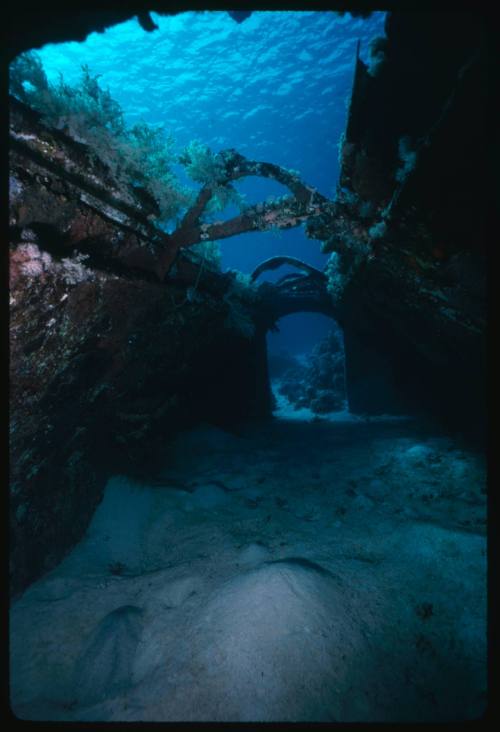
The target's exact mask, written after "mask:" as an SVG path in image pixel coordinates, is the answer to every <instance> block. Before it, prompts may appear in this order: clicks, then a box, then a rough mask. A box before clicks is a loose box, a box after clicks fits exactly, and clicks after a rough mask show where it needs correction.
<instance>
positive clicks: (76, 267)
mask: <svg viewBox="0 0 500 732" xmlns="http://www.w3.org/2000/svg"><path fill="white" fill-rule="evenodd" d="M153 6H155V3H152V7H153ZM159 10H161V8H159ZM91 15H92V14H90V16H91ZM150 20H151V19H150V18H149V16H146V17H144V18H143V21H142V22H143V25H144V27H145V29H146V30H153V28H152V27H151V26H150ZM101 21H102V19H101ZM101 21H99V20H98V19H96V18H92V17H89V18H87V16H85V17H84V16H83V15H82V18H81V23H82V24H83V25H84V26H85V27H83V26H82V28H81V29H78V28H77V27H76V28H75V20H74V19H73V18H72V19H71V21H70V20H69V19H68V25H67V32H66V31H65V30H64V29H65V24H64V22H62V23H61V24H60V26H59V30H58V32H62V36H63V37H66V38H72V37H74V34H75V33H76V34H77V35H78V33H80V32H81V33H82V34H83V35H85V34H86V33H87V32H88V31H89V30H90V29H92V28H97V27H98V25H99V22H101ZM110 22H115V20H113V19H111V20H110ZM153 26H154V24H153ZM34 32H35V31H34V30H33V29H29V28H27V30H26V34H25V35H24V36H23V32H22V29H21V28H20V29H19V32H18V33H17V34H16V36H15V37H16V44H17V45H16V47H15V48H13V49H12V53H13V54H15V53H18V52H19V51H21V50H25V49H26V48H29V47H31V46H32V45H35V44H36V43H43V42H46V41H48V40H52V39H53V38H52V36H50V28H49V27H48V26H43V25H41V26H40V27H38V29H37V33H38V35H37V37H36V38H34V37H33V33H34ZM72 34H73V35H72ZM484 34H485V31H484V26H483V23H482V21H481V19H480V18H479V17H478V16H475V15H469V14H467V13H463V14H462V13H455V14H452V15H450V14H440V13H425V12H421V13H405V12H397V11H394V12H391V13H389V14H388V16H387V22H386V36H387V37H386V39H384V42H383V43H381V44H379V47H378V48H376V49H375V50H376V53H377V54H378V55H379V58H380V67H379V68H378V70H377V73H375V74H374V73H369V71H368V68H367V66H366V64H365V63H364V62H363V61H362V60H361V59H360V57H359V53H358V55H357V57H356V59H355V73H354V82H353V87H352V95H351V100H350V105H349V111H348V119H347V125H346V129H345V134H344V137H343V142H342V148H341V174H340V181H339V185H338V190H337V195H336V196H335V198H334V199H333V200H329V199H327V198H325V197H324V196H322V195H321V194H320V193H319V192H318V191H316V190H315V189H313V188H311V187H310V186H308V185H307V182H303V181H302V180H301V179H300V178H299V176H298V175H297V174H295V173H293V172H290V171H288V170H285V169H284V168H282V167H280V166H277V165H275V164H273V163H272V161H265V162H264V161H251V160H248V159H247V158H245V157H244V156H242V155H241V154H239V153H238V151H235V150H227V151H224V152H222V153H219V156H218V163H219V170H220V173H219V179H218V182H217V183H218V185H219V186H222V187H224V186H229V185H230V184H231V182H232V181H234V180H236V179H238V178H242V177H244V176H247V175H258V176H263V177H270V178H273V179H274V180H276V181H278V182H280V183H282V184H283V185H285V186H286V187H287V188H288V189H289V191H290V195H288V196H285V197H283V198H281V199H279V200H278V201H274V202H272V203H261V204H256V205H255V206H252V207H250V208H248V209H246V210H245V211H243V212H242V213H241V214H239V215H238V216H237V217H235V218H233V219H230V220H226V221H219V222H217V221H216V222H212V223H209V224H207V223H203V213H204V211H205V209H206V206H207V204H208V202H209V200H210V198H211V196H212V189H211V188H210V186H209V185H205V186H203V187H202V188H201V190H200V192H199V193H198V195H197V198H196V200H195V201H194V203H193V205H191V206H190V207H189V208H188V210H187V212H186V213H185V214H184V216H183V218H182V220H180V221H179V223H178V226H177V228H176V229H175V231H173V232H171V233H170V234H168V233H166V232H165V231H163V230H162V229H161V228H159V227H158V226H157V225H156V224H155V221H156V219H157V217H158V206H157V202H156V201H155V199H154V196H152V195H151V194H150V193H148V191H147V190H144V189H141V188H137V187H133V186H132V185H127V184H125V183H124V182H123V180H121V179H119V178H118V177H116V176H115V175H114V174H113V172H112V171H111V170H110V169H109V167H108V166H106V164H105V163H104V162H103V161H102V160H100V158H99V156H98V155H96V154H94V153H93V151H92V149H91V148H89V146H88V145H86V144H84V143H82V142H81V141H78V140H76V139H74V138H72V137H71V135H69V134H68V133H67V132H65V131H63V130H57V129H54V128H51V127H50V126H48V125H47V124H45V123H44V122H43V121H42V119H41V116H40V114H39V113H38V112H36V111H34V110H33V109H30V108H29V107H28V106H27V105H26V104H23V102H22V101H20V100H19V99H16V98H14V97H12V98H11V99H10V222H9V223H10V324H11V331H10V369H11V379H10V383H11V389H10V399H11V403H10V410H11V438H10V439H11V442H10V449H11V453H10V472H11V475H10V480H11V501H10V510H11V517H10V521H11V524H10V525H11V535H10V544H11V583H12V585H11V587H12V595H13V597H16V596H17V595H18V594H19V593H21V592H22V591H23V590H24V589H25V588H26V587H27V586H28V585H29V584H30V583H32V582H34V581H35V580H36V579H37V578H39V577H40V576H41V575H42V574H43V573H45V572H46V571H48V570H50V569H52V568H53V567H55V566H56V565H57V563H58V562H59V561H60V560H61V559H62V557H64V556H65V555H66V554H67V552H68V551H69V550H70V549H71V548H72V547H73V546H74V545H75V544H76V543H77V542H78V541H79V540H80V539H81V537H82V536H83V534H84V532H85V530H86V528H87V526H88V523H89V521H90V519H91V517H92V515H93V513H94V511H95V508H96V506H97V505H98V503H99V501H100V500H101V498H102V494H103V489H104V486H105V483H106V480H107V478H108V477H109V476H110V475H113V474H115V473H117V472H120V473H123V472H126V473H127V474H129V475H131V476H137V477H138V478H139V479H143V478H147V477H148V476H152V475H154V472H155V468H156V466H157V465H158V461H159V459H160V456H161V454H162V450H163V449H164V445H165V437H173V436H174V435H175V434H176V433H177V432H179V431H180V430H181V429H184V428H185V427H187V426H190V425H193V424H196V423H197V422H200V421H209V422H211V423H213V424H217V425H219V426H222V427H224V426H227V425H231V424H233V423H235V422H237V421H238V420H242V419H245V418H259V419H261V418H266V417H269V416H270V415H271V410H272V395H271V390H270V385H269V376H268V365H267V354H266V333H267V332H268V330H269V329H272V328H273V327H274V326H275V323H276V321H277V320H279V318H281V317H283V316H285V315H287V314H291V313H295V312H307V311H308V312H319V313H322V314H324V315H327V316H330V317H332V318H334V319H335V320H336V321H337V322H338V323H339V325H340V326H341V328H342V330H343V333H344V343H345V380H346V390H347V398H348V403H349V408H350V410H351V411H352V412H354V413H357V414H365V415H377V414H404V413H411V412H415V411H420V412H423V413H424V414H428V415H432V416H433V417H434V418H436V419H438V420H440V421H441V422H443V423H444V424H446V425H448V426H449V427H453V428H454V429H456V430H458V431H459V432H460V433H462V434H463V435H464V436H465V437H466V438H467V439H470V440H473V441H475V442H478V443H481V442H482V441H484V437H485V432H486V390H485V386H486V272H487V250H486V243H485V239H486V237H485V235H484V230H485V227H486V215H487V210H486V205H487V201H488V196H487V190H486V169H485V160H486V153H485V145H486V141H485V120H486V117H487V114H486V99H487V96H486V90H487V66H488V62H489V58H488V46H487V43H486V41H487V39H486V37H485V35H484ZM35 35H36V34H35ZM444 36H446V41H447V42H446V52H443V37H444ZM23 43H24V45H23ZM291 163H292V164H293V161H291ZM299 224H304V225H305V229H306V234H307V236H308V237H309V238H310V243H311V247H314V246H321V247H322V249H323V251H325V252H329V253H331V257H330V260H329V263H328V266H327V268H326V269H325V271H323V272H322V271H319V270H317V269H315V268H314V267H311V266H310V265H307V264H305V263H304V262H302V261H300V260H295V259H293V258H291V257H288V256H286V254H284V255H283V256H281V257H275V258H272V259H270V260H266V261H265V262H262V264H261V265H259V267H257V268H256V270H255V271H254V273H253V274H252V276H251V277H250V278H246V279H245V280H242V279H241V278H239V277H238V276H237V274H236V273H235V272H226V273H222V272H220V271H219V270H217V269H216V268H215V267H213V266H212V265H211V263H210V261H209V260H207V259H206V258H205V257H204V256H203V255H202V254H200V253H199V251H196V245H198V244H200V243H203V242H205V241H212V240H215V239H223V238H228V237H231V236H233V235H235V234H240V233H245V232H249V231H265V230H268V229H271V228H288V227H293V226H297V225H299ZM193 247H194V248H193ZM283 264H288V265H292V266H294V267H295V269H296V273H294V274H288V275H285V276H284V277H282V278H281V280H279V281H278V282H277V283H275V284H271V283H269V282H264V283H261V284H259V276H260V275H261V274H262V273H263V272H266V271H268V270H271V269H275V268H278V267H280V266H281V265H283Z"/></svg>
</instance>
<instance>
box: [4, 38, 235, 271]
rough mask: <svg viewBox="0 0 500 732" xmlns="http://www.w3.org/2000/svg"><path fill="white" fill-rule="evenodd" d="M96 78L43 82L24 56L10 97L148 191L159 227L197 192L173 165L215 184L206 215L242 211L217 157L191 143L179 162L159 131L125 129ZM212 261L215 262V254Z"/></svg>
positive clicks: (35, 60)
mask: <svg viewBox="0 0 500 732" xmlns="http://www.w3.org/2000/svg"><path fill="white" fill-rule="evenodd" d="M98 79H99V75H92V74H91V73H90V70H89V68H88V66H82V74H81V78H80V81H79V83H78V84H77V85H76V86H70V85H68V84H67V83H66V82H65V81H64V79H63V77H62V75H61V76H60V79H59V83H57V84H52V83H50V82H49V81H48V79H47V76H46V74H45V71H44V69H43V65H42V62H41V60H40V58H39V56H38V55H37V54H36V53H35V52H33V51H29V52H27V53H24V54H21V55H19V56H18V57H17V58H16V59H15V60H14V61H13V62H12V64H11V65H10V92H11V94H12V95H13V96H15V97H16V98H17V99H19V100H20V101H22V102H24V103H25V104H27V105H29V106H30V107H32V108H33V109H35V110H37V111H38V112H40V113H41V115H42V120H43V121H44V122H45V123H46V124H47V125H49V126H51V127H55V128H56V129H59V130H62V131H64V132H66V133H67V134H69V135H71V137H73V138H74V139H75V140H77V141H79V142H82V143H85V144H87V145H89V147H90V148H91V150H92V151H93V152H94V153H95V155H96V156H97V157H99V158H100V159H101V160H102V161H103V162H104V163H105V164H106V165H108V167H109V169H110V170H111V172H112V174H113V175H114V176H115V177H116V178H117V179H118V180H119V181H121V182H123V183H124V184H126V185H132V186H134V187H138V188H145V189H147V190H148V191H149V192H150V193H151V194H152V196H153V197H154V199H155V200H156V202H157V204H158V207H159V211H160V214H159V224H160V225H163V226H166V225H167V224H168V222H171V221H175V220H176V219H177V220H179V219H180V218H181V217H182V215H183V213H184V212H185V211H186V210H187V209H188V208H189V207H190V206H191V205H192V204H193V201H194V198H195V195H196V191H194V190H193V189H192V188H188V187H186V186H182V185H181V184H180V182H179V181H178V179H177V177H176V176H175V174H174V173H173V171H172V165H173V164H174V163H177V162H180V163H181V164H183V165H185V167H186V171H187V173H188V175H189V176H190V177H191V178H192V180H193V181H195V182H196V183H200V184H202V185H205V184H207V183H212V184H214V190H213V195H212V198H211V200H210V202H209V204H208V206H207V207H206V212H207V213H208V214H210V213H214V212H216V211H220V210H222V209H224V208H225V207H226V206H227V205H228V204H229V203H235V204H237V205H238V206H241V205H242V202H243V197H242V196H241V195H240V194H239V193H238V192H237V191H236V190H235V189H234V188H233V187H232V186H230V185H228V184H227V183H224V185H222V182H223V174H224V165H223V161H222V159H221V158H220V156H218V155H216V154H214V153H212V152H211V150H210V149H209V148H208V147H207V146H206V145H203V144H202V143H201V142H199V141H193V142H190V143H189V144H188V145H187V147H186V148H185V149H184V150H183V152H182V154H181V155H180V157H178V156H177V155H176V152H175V141H174V139H173V137H172V135H169V134H167V133H166V131H165V128H164V127H163V126H155V127H153V126H151V125H148V124H146V123H145V122H141V123H138V124H135V125H134V126H127V125H126V123H125V120H124V114H123V110H122V108H121V107H120V105H119V104H118V102H116V101H115V100H114V99H113V98H112V96H111V94H110V92H109V90H107V89H106V90H105V89H102V88H101V86H100V85H99V82H98ZM211 256H213V257H215V256H216V253H215V249H214V250H213V251H212V253H211Z"/></svg>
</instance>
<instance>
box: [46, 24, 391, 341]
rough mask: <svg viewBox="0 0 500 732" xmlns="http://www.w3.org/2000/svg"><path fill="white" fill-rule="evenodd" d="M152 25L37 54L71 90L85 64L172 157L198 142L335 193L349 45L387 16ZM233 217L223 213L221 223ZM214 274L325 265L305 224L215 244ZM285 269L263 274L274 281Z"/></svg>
mask: <svg viewBox="0 0 500 732" xmlns="http://www.w3.org/2000/svg"><path fill="white" fill-rule="evenodd" d="M152 17H153V20H154V21H155V22H156V24H157V25H158V26H159V29H158V30H156V31H154V32H152V33H147V32H145V31H144V30H143V29H142V28H141V27H140V25H139V24H138V23H137V21H136V20H130V21H128V22H126V23H122V24H120V25H117V26H114V27H113V28H110V29H108V30H107V31H106V32H104V33H93V34H91V35H90V36H89V37H88V38H87V40H86V41H85V42H84V43H77V42H71V43H63V44H57V45H55V44H53V45H48V46H45V47H44V48H43V49H42V50H41V51H40V56H41V58H42V61H43V64H44V66H45V70H46V72H47V75H48V77H49V79H50V80H51V81H57V79H58V76H59V74H60V73H62V74H63V76H64V78H65V80H66V81H67V82H69V83H76V82H77V81H78V79H79V76H80V67H81V65H82V64H88V66H89V68H90V71H91V72H92V73H94V74H95V73H98V74H101V75H102V76H101V78H100V81H99V83H100V84H101V86H102V87H104V88H109V90H110V92H111V94H112V96H113V97H114V98H115V99H116V100H117V101H118V102H119V103H120V105H121V106H122V108H123V110H124V112H125V119H126V121H127V122H128V123H131V124H133V123H135V122H138V121H140V120H144V121H145V122H148V123H150V124H160V123H161V124H164V125H165V126H166V129H167V131H168V132H171V133H172V134H173V135H174V138H175V140H176V141H177V144H178V146H179V150H180V149H181V148H182V147H184V146H185V145H186V144H187V143H188V142H189V141H190V140H192V139H199V140H200V141H202V142H203V143H205V144H207V145H209V146H210V147H211V148H212V150H213V151H218V150H222V149H225V148H229V147H233V148H236V149H237V150H238V151H240V152H241V153H243V154H244V155H246V156H247V157H249V158H251V159H256V160H266V161H269V162H273V163H277V164H279V165H283V166H285V167H287V168H293V169H295V170H297V171H299V172H300V175H301V177H302V179H303V180H304V181H306V182H307V183H308V184H310V185H314V186H315V187H316V188H318V190H319V191H320V192H321V193H323V194H324V195H326V196H328V197H333V195H334V191H335V187H336V184H337V180H338V174H339V166H338V143H339V138H340V135H341V133H342V132H343V131H344V128H345V121H346V112H347V103H348V100H349V95H350V90H351V85H352V75H353V70H354V59H355V49H356V44H357V41H358V40H360V41H361V56H362V57H364V58H367V55H368V44H369V41H370V39H371V38H373V37H375V36H378V35H383V26H384V20H385V13H382V12H377V13H372V15H371V16H370V17H369V18H367V19H360V18H352V17H351V16H350V15H348V14H346V15H344V16H338V15H336V14H335V13H332V12H321V11H313V12H298V11H277V12H275V11H260V12H254V13H253V14H252V15H251V17H250V18H248V19H247V20H246V21H245V22H243V23H241V24H238V23H236V22H235V21H234V20H233V19H232V18H231V17H230V16H229V15H228V14H227V13H226V12H218V11H217V12H216V11H206V12H186V13H181V14H179V15H176V16H173V17H164V16H159V15H156V14H155V13H152ZM237 188H238V190H240V191H241V192H242V193H244V194H245V195H246V196H247V201H248V202H249V203H251V202H256V201H258V200H265V199H266V198H267V197H268V196H269V195H281V194H282V193H285V189H284V188H282V187H281V186H280V185H278V184H277V183H275V182H272V181H267V180H264V179H258V178H249V179H246V180H244V181H242V182H241V183H239V184H238V185H237ZM235 212H236V210H235V209H231V208H229V207H228V209H227V211H225V212H224V215H225V216H231V215H233V214H234V213H235ZM221 249H222V266H223V269H227V268H232V269H240V270H242V271H244V272H250V271H252V269H253V268H254V267H255V266H256V265H257V264H258V263H259V262H261V261H262V260H263V259H266V258H267V257H270V256H274V255H276V254H290V255H292V256H295V257H299V258H302V259H304V260H306V261H307V262H309V263H310V264H313V265H315V266H317V267H319V268H323V267H324V266H325V261H326V257H325V255H323V254H321V252H320V243H319V242H317V241H314V240H310V239H307V238H306V237H305V234H304V231H303V229H302V228H297V229H290V230H288V231H282V232H278V233H276V234H274V233H273V232H267V233H265V234H263V233H254V234H242V235H240V236H235V237H233V238H231V239H226V240H224V241H223V242H221ZM285 272H286V270H285V269H281V270H279V271H275V272H272V273H269V274H268V275H267V279H269V280H271V281H272V280H274V279H276V278H277V277H280V276H282V275H283V274H284V273H285ZM329 326H330V324H329V322H328V321H327V319H325V318H322V317H321V316H313V315H306V314H301V315H296V316H290V317H289V318H287V319H284V321H283V322H282V324H281V333H280V334H279V335H278V336H276V335H271V336H270V345H271V346H272V347H273V348H275V349H278V350H279V349H280V348H288V349H289V350H292V351H295V352H302V351H304V350H308V349H309V347H310V345H312V344H314V342H316V341H317V340H318V338H319V337H321V336H322V334H324V333H325V332H326V331H327V330H328V328H329Z"/></svg>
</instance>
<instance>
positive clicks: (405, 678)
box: [10, 397, 487, 721]
mask: <svg viewBox="0 0 500 732" xmlns="http://www.w3.org/2000/svg"><path fill="white" fill-rule="evenodd" d="M165 466H166V467H165V469H164V471H163V472H162V474H161V475H159V476H158V479H157V480H156V481H155V483H154V485H142V484H139V483H136V482H133V481H131V480H129V479H128V478H126V477H124V476H120V475H116V476H114V477H113V478H111V479H110V480H109V483H108V485H107V488H106V491H105V495H104V499H103V501H102V503H101V504H100V505H99V507H98V509H97V511H96V513H95V515H94V518H93V520H92V523H91V525H90V527H89V529H88V531H87V534H86V536H85V538H84V539H83V540H82V541H81V542H80V544H78V545H77V546H76V547H75V548H74V549H73V551H72V552H71V553H70V554H69V555H68V556H67V557H66V559H65V560H64V561H63V562H62V563H61V564H60V565H59V566H58V567H57V568H56V569H55V570H53V571H52V572H50V573H49V574H47V575H45V576H44V577H43V578H41V579H40V580H39V581H38V582H36V583H35V584H33V585H32V586H31V587H30V588H28V590H27V591H26V592H25V593H24V595H23V596H22V597H21V598H19V599H18V600H17V601H16V602H15V603H14V604H13V607H12V610H11V621H10V635H11V641H10V658H11V704H12V708H13V711H14V713H15V714H16V715H17V716H18V717H21V718H24V719H45V720H115V721H117V720H120V721H127V720H140V721H150V720H154V721H162V720H163V721H172V720H186V721H192V720H199V721H228V720H229V721H356V720H357V721H382V720H388V721H442V720H463V719H474V718H477V717H478V716H479V715H480V714H481V713H482V712H483V710H484V708H485V704H486V561H487V560H486V505H485V504H486V500H485V491H486V471H485V464H484V458H483V457H482V456H481V455H479V454H476V453H474V452H472V451H470V450H469V449H465V448H464V447H463V446H460V445H459V444H458V443H456V442H455V441H454V440H452V439H451V438H449V437H447V436H444V435H443V434H442V433H439V432H438V431H437V430H436V429H434V428H431V427H429V426H428V425H426V426H424V425H422V424H419V423H417V422H415V421H413V420H411V419H401V418H400V419H395V418H392V419H391V418H389V417H387V418H384V417H381V418H377V419H372V420H369V421H367V420H364V419H361V418H353V417H352V416H350V415H349V414H348V413H347V412H343V413H339V414H333V415H327V416H325V417H324V418H321V419H318V418H316V419H314V418H313V415H312V414H311V413H310V412H309V413H308V411H307V410H300V411H295V410H293V409H291V408H290V406H289V405H288V404H287V402H286V400H284V399H283V398H281V397H280V398H279V399H278V409H277V411H276V412H275V418H274V419H273V420H271V421H269V422H255V423H248V424H245V425H241V426H240V427H239V428H238V430H236V432H235V433H233V434H230V433H228V432H224V431H222V430H220V429H217V428H215V427H212V426H209V425H204V426H201V427H198V428H197V429H195V430H192V431H190V432H185V433H183V434H181V435H180V436H179V437H178V438H177V440H176V441H175V443H174V444H171V445H170V446H168V447H166V450H165Z"/></svg>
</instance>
